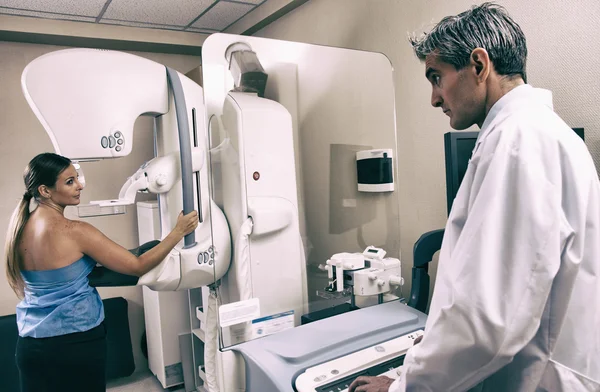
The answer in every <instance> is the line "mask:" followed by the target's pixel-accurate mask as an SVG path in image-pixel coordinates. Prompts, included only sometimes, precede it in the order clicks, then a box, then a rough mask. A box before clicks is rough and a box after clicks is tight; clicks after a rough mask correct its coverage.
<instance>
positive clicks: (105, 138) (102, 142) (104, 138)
mask: <svg viewBox="0 0 600 392" xmlns="http://www.w3.org/2000/svg"><path fill="white" fill-rule="evenodd" d="M100 144H102V148H106V147H108V138H107V137H106V136H102V139H101V140H100Z"/></svg>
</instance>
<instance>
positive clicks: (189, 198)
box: [166, 67, 202, 249]
mask: <svg viewBox="0 0 600 392" xmlns="http://www.w3.org/2000/svg"><path fill="white" fill-rule="evenodd" d="M166 68H167V80H168V81H169V85H170V86H171V90H172V91H173V99H174V100H175V112H176V114H177V128H178V130H179V152H180V154H181V184H182V188H183V213H184V214H189V213H190V212H192V210H193V209H194V183H193V171H192V144H191V141H190V127H189V124H188V115H187V108H186V105H185V97H184V94H183V87H182V85H181V80H179V75H178V74H177V71H175V70H173V69H171V68H169V67H166ZM198 192H201V190H200V187H198ZM199 200H201V199H199ZM198 210H200V211H201V210H202V206H201V205H199V206H198ZM183 244H184V246H183V248H184V249H186V248H191V247H193V246H195V245H196V233H195V232H194V231H192V232H191V233H190V234H188V235H186V236H185V237H184V239H183Z"/></svg>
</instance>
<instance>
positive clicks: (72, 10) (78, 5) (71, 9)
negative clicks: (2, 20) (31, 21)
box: [0, 0, 106, 18]
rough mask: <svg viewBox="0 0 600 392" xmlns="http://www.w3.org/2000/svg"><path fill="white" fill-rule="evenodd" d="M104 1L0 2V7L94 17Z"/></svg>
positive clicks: (28, 0) (9, 0) (2, 0)
mask: <svg viewBox="0 0 600 392" xmlns="http://www.w3.org/2000/svg"><path fill="white" fill-rule="evenodd" d="M105 3H106V0H85V1H82V0H52V1H48V0H0V7H10V8H15V9H21V10H29V11H44V12H52V13H57V14H71V15H78V16H91V17H94V18H95V17H96V16H98V15H99V14H100V11H102V7H104V4H105Z"/></svg>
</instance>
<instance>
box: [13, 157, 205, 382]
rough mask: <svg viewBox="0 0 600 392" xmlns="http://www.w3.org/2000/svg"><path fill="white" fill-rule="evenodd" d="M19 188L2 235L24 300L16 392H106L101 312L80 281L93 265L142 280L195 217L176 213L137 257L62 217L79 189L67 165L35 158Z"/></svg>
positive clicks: (76, 200) (64, 161)
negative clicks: (21, 189)
mask: <svg viewBox="0 0 600 392" xmlns="http://www.w3.org/2000/svg"><path fill="white" fill-rule="evenodd" d="M24 181H25V188H26V189H27V190H26V191H25V194H24V195H23V199H22V200H21V202H20V203H19V205H18V206H17V208H16V209H15V212H14V213H13V216H12V219H11V223H10V225H9V229H8V232H7V235H6V262H7V265H6V272H7V277H8V282H9V284H10V286H11V287H12V289H13V290H14V291H15V293H16V294H17V295H18V296H19V297H20V298H23V300H22V301H21V303H19V304H18V305H17V324H18V328H19V338H18V342H17V350H16V360H17V366H18V368H19V373H20V378H21V390H22V391H23V392H28V391H105V390H106V379H105V366H106V364H105V361H106V340H105V335H106V331H105V329H104V324H103V320H104V309H103V307H102V301H101V299H100V296H99V295H98V292H97V291H96V289H95V288H93V287H91V286H90V285H89V281H88V277H87V275H88V274H89V273H90V271H91V270H92V269H93V268H94V266H95V265H96V262H98V263H100V264H102V265H104V266H105V267H107V268H109V269H111V270H113V271H117V272H120V273H123V274H128V275H136V276H141V275H143V274H144V273H146V272H148V271H150V270H151V269H152V268H154V267H155V266H156V265H158V264H159V263H160V262H161V261H162V260H163V259H164V258H165V257H166V256H167V255H168V254H169V252H170V251H171V250H172V249H173V247H175V245H176V244H177V243H178V242H179V241H181V239H182V238H183V237H184V236H185V235H186V234H188V233H190V232H192V231H193V230H194V229H195V228H196V227H197V226H198V214H197V212H196V211H193V212H191V213H189V214H187V215H185V216H184V215H183V214H182V213H181V214H180V215H179V218H178V219H177V224H176V226H175V228H174V229H173V231H171V233H169V235H167V237H166V238H165V239H164V240H163V241H162V242H160V244H158V245H156V246H155V247H154V248H152V249H151V250H149V251H148V252H146V253H144V254H143V255H141V256H139V257H136V256H135V255H133V254H132V253H130V252H129V251H128V250H127V249H125V248H123V247H121V246H120V245H118V244H116V243H115V242H113V241H111V240H110V239H108V238H107V237H106V236H104V235H103V234H102V233H101V232H100V231H98V230H97V229H96V228H94V227H93V226H91V225H90V224H88V223H85V222H80V221H72V220H69V219H67V218H65V217H64V210H65V207H66V206H70V205H78V204H79V197H80V194H81V190H82V189H83V186H82V185H81V183H80V182H79V180H78V177H77V172H76V170H75V168H74V167H73V165H72V164H71V161H70V160H69V159H67V158H65V157H62V156H60V155H56V154H52V153H44V154H40V155H38V156H36V157H35V158H33V159H32V160H31V162H29V165H28V166H27V168H26V169H25V174H24ZM34 201H35V202H37V208H35V209H34V210H33V212H30V204H31V205H32V207H33V206H35V204H36V203H35V202H34Z"/></svg>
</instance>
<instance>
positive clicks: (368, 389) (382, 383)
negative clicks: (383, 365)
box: [348, 376, 394, 392]
mask: <svg viewBox="0 0 600 392" xmlns="http://www.w3.org/2000/svg"><path fill="white" fill-rule="evenodd" d="M393 382H394V380H393V379H391V378H389V377H385V376H379V377H364V376H361V377H358V378H357V379H356V380H354V381H353V382H352V384H350V387H349V388H348V392H388V390H389V389H390V385H392V383H393Z"/></svg>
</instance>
